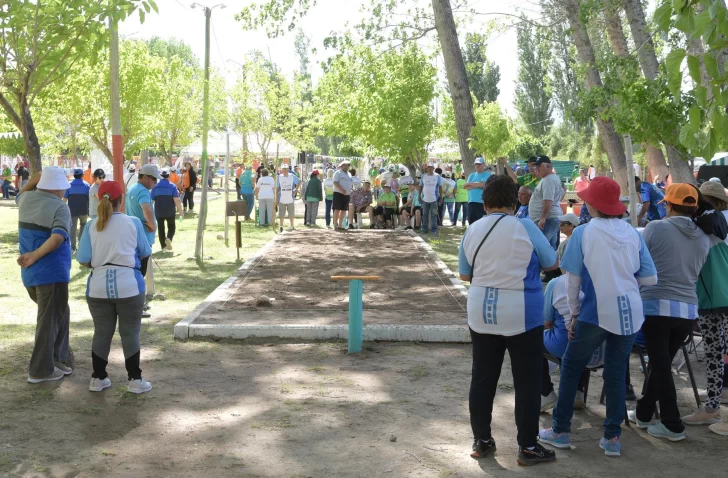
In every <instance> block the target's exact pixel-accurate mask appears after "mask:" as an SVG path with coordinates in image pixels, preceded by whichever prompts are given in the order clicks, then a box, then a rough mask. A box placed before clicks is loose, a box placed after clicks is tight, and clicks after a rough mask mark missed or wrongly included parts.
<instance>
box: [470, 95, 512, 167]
mask: <svg viewBox="0 0 728 478" xmlns="http://www.w3.org/2000/svg"><path fill="white" fill-rule="evenodd" d="M510 138H511V132H510V130H509V128H508V119H507V118H506V117H505V116H504V115H503V113H502V112H501V109H500V105H498V103H495V102H494V103H485V104H484V105H480V106H478V107H477V108H476V109H475V126H473V128H472V129H471V130H470V147H471V148H473V149H474V150H475V151H476V152H477V153H480V154H482V155H484V156H485V157H486V158H488V159H492V158H497V157H500V156H505V154H506V153H507V152H508V149H509V140H510Z"/></svg>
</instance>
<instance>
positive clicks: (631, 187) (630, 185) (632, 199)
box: [624, 134, 639, 227]
mask: <svg viewBox="0 0 728 478" xmlns="http://www.w3.org/2000/svg"><path fill="white" fill-rule="evenodd" d="M624 153H625V154H624V155H625V157H626V158H627V173H629V174H627V190H628V192H629V220H630V222H631V224H632V227H638V226H639V224H637V190H636V189H635V188H636V186H635V181H634V177H635V173H634V157H633V156H632V135H630V134H625V135H624Z"/></svg>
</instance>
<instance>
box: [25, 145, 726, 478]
mask: <svg viewBox="0 0 728 478" xmlns="http://www.w3.org/2000/svg"><path fill="white" fill-rule="evenodd" d="M527 168H528V172H525V170H523V171H518V172H517V171H513V169H512V168H511V167H509V165H508V164H507V162H506V161H505V159H499V160H498V164H497V170H498V172H497V173H496V174H494V173H493V172H492V171H491V170H489V168H488V166H487V165H486V164H485V161H484V160H483V158H478V159H476V160H475V162H474V169H475V171H474V172H473V173H471V174H469V175H468V176H467V178H466V177H465V175H464V173H463V170H462V165H461V164H460V163H458V164H457V165H455V167H454V168H446V170H445V171H443V170H442V169H441V168H438V165H437V164H435V163H432V162H430V163H427V164H426V165H424V167H423V171H422V172H419V171H413V172H410V171H409V170H408V169H407V168H405V167H400V168H399V169H394V170H389V171H388V170H385V171H381V170H376V169H375V170H374V171H369V173H368V174H367V175H366V176H365V177H364V178H363V179H360V178H359V177H358V176H357V175H356V171H354V170H353V169H352V168H351V164H350V163H349V161H346V160H345V161H342V162H341V163H340V164H338V166H337V167H336V168H331V169H329V170H327V171H324V172H323V174H322V172H321V171H319V170H314V171H313V172H312V173H311V174H310V176H309V177H308V178H305V179H304V180H302V179H301V178H299V176H298V175H297V174H296V173H295V171H292V170H291V169H290V168H289V166H288V165H287V164H282V165H281V166H280V167H279V169H278V170H276V169H274V168H271V169H268V168H266V167H264V166H262V165H261V166H260V167H258V168H257V170H256V171H253V168H252V165H246V166H242V167H241V168H240V169H239V170H238V172H236V181H237V184H238V185H239V193H240V196H241V198H243V199H244V200H245V201H246V202H247V206H248V207H247V215H246V216H245V218H246V220H252V219H251V215H252V214H253V211H255V210H256V201H257V210H258V223H259V225H261V226H270V227H277V228H278V230H279V232H282V231H283V227H284V223H285V219H286V218H287V219H288V220H289V229H293V228H294V215H295V208H294V203H295V198H296V197H301V198H302V200H303V201H304V204H305V219H304V224H305V226H315V225H316V222H317V216H318V208H319V205H320V203H321V202H324V204H325V214H324V216H325V221H326V226H327V227H331V223H332V222H333V227H334V229H335V230H337V231H345V230H347V229H348V228H353V227H357V226H356V225H355V224H357V225H358V227H361V226H362V222H363V216H364V215H368V216H369V222H370V227H372V228H377V227H383V228H392V227H398V228H400V229H410V228H413V229H417V230H419V231H421V232H422V233H423V234H428V233H437V231H438V227H440V226H441V225H442V221H443V219H444V217H445V214H446V213H447V216H448V217H449V219H450V224H451V225H456V224H457V223H458V221H462V224H463V225H465V224H466V222H467V224H468V228H467V229H466V230H465V232H464V234H463V237H462V241H461V245H460V248H459V274H460V277H461V279H462V280H465V281H468V282H470V284H471V287H470V289H469V293H468V307H467V313H468V326H469V329H470V334H471V338H472V343H473V367H472V374H473V375H472V382H471V388H470V397H469V401H470V418H471V426H472V430H473V435H474V443H473V447H472V456H473V457H474V458H482V457H484V456H487V455H488V454H489V453H490V452H492V451H493V450H494V449H495V447H496V445H495V440H494V438H493V436H492V433H491V422H492V410H493V401H494V397H495V393H496V389H497V385H498V378H499V376H500V373H501V367H502V364H503V360H504V356H505V352H506V350H507V351H508V352H509V355H510V357H511V367H512V372H513V382H514V387H515V391H516V399H515V420H516V426H517V430H518V437H517V441H518V446H519V450H518V461H519V463H521V464H523V465H531V464H537V463H543V462H548V461H553V460H554V459H555V453H554V452H553V451H552V450H550V449H547V448H544V447H543V446H542V445H543V444H547V445H550V446H552V447H556V448H564V449H566V448H570V447H571V441H570V432H571V420H572V416H573V410H574V408H581V407H583V406H584V401H585V397H584V393H583V392H584V390H585V383H584V381H585V380H586V379H588V374H585V373H584V372H585V370H588V369H589V368H593V367H603V368H604V382H605V391H606V403H607V411H606V419H605V421H604V436H603V437H602V438H601V440H600V442H599V446H600V447H601V448H602V449H604V451H605V454H606V455H608V456H619V455H620V453H621V443H620V435H621V423H622V422H623V421H624V420H625V405H624V404H625V400H626V398H627V394H628V393H629V391H630V390H631V389H630V386H629V378H628V362H629V355H630V353H631V352H632V348H633V345H634V343H635V342H636V341H638V340H640V341H642V343H643V344H644V347H645V348H646V350H647V354H648V357H649V363H650V369H651V373H650V375H649V379H648V380H647V383H646V386H645V394H644V396H642V397H641V399H640V400H638V401H637V404H636V406H635V407H634V408H632V409H631V410H627V411H626V415H627V417H626V418H627V419H628V420H630V421H632V422H634V423H635V424H636V425H637V427H639V428H645V429H646V430H647V432H648V433H649V434H650V435H652V436H654V437H658V438H665V439H668V440H671V441H680V440H683V439H685V437H686V432H685V425H710V430H711V431H713V432H715V433H717V434H720V435H726V436H728V424H726V423H725V422H723V421H722V419H721V416H720V406H721V403H726V402H728V391H726V388H725V387H724V386H723V383H724V382H723V379H724V376H725V374H726V371H725V369H726V368H727V366H726V359H725V357H726V355H725V354H726V332H727V331H728V289H726V288H725V286H724V284H723V283H724V280H723V279H724V278H725V277H726V276H728V239H727V237H728V220H727V219H728V194H727V193H726V190H725V189H724V187H723V186H722V184H721V183H720V182H716V181H708V182H705V183H703V184H702V185H701V186H700V187H699V188H698V187H696V186H693V185H691V184H672V185H670V186H668V187H667V188H666V190H665V191H664V192H662V191H661V190H660V189H659V188H657V187H655V186H654V185H652V184H649V183H646V182H643V181H639V178H636V182H635V184H636V187H637V188H638V191H639V203H640V207H639V211H638V217H637V218H636V219H637V221H638V223H639V224H640V226H645V227H644V228H642V227H640V228H634V227H632V225H631V224H630V222H629V218H628V217H627V208H626V206H625V201H624V198H623V197H622V196H621V191H620V187H619V185H618V184H617V183H616V182H615V181H613V180H612V179H609V178H607V177H599V176H594V177H589V175H587V174H585V171H583V170H581V171H578V174H579V175H578V177H575V179H576V180H577V181H580V182H577V184H581V182H583V183H584V184H586V186H584V185H583V184H581V185H579V186H577V195H578V197H579V198H580V199H581V200H582V201H583V203H584V206H583V207H582V211H581V214H580V216H577V215H576V214H574V213H568V214H564V211H563V210H562V209H561V202H562V199H563V197H564V189H563V187H562V185H561V181H560V179H559V177H558V175H556V174H555V172H554V168H553V164H552V162H551V160H550V158H549V157H547V156H538V157H534V158H530V159H529V160H528V161H527ZM386 173H391V174H386ZM321 175H325V176H326V178H325V179H323V180H322V178H321V177H320V176H321ZM383 175H384V176H383ZM413 176H414V177H413ZM197 182H198V181H197V175H196V174H195V170H194V168H193V167H192V165H191V164H190V163H186V164H185V168H184V170H182V171H175V170H162V171H160V170H159V169H158V168H157V167H156V166H154V165H144V166H142V167H140V169H139V171H137V170H136V167H133V168H130V169H129V171H128V173H127V175H126V176H125V177H124V181H123V183H117V182H114V181H107V180H106V176H105V173H104V171H103V170H102V169H97V170H95V171H91V170H90V168H89V169H88V170H87V171H83V170H80V169H78V170H74V171H73V179H72V180H71V181H70V182H69V181H68V179H67V178H66V173H65V171H64V170H63V169H62V168H59V167H47V168H45V169H43V171H42V173H41V172H39V173H36V174H34V175H32V176H30V177H29V179H28V181H27V182H26V183H25V185H24V186H23V187H22V188H21V189H20V190H19V191H18V194H17V196H16V202H17V204H18V205H19V217H20V221H19V244H20V256H19V258H18V260H17V262H18V264H19V265H20V267H21V268H22V269H21V270H22V273H21V275H22V280H23V284H24V286H25V287H26V289H27V291H28V294H29V296H30V298H31V299H32V300H33V301H34V302H36V303H37V304H38V319H37V331H36V342H35V346H34V349H33V352H32V356H31V359H30V365H29V374H28V382H30V383H42V382H47V381H53V380H60V379H62V378H63V377H65V376H67V375H69V374H71V373H72V372H73V370H72V367H71V363H70V357H69V355H70V354H69V344H68V338H69V318H70V311H69V307H68V283H69V281H70V269H71V261H72V259H73V256H74V253H75V259H76V260H77V261H78V262H79V264H81V265H82V266H84V267H88V268H90V269H91V273H90V276H89V280H88V282H87V289H86V300H87V303H88V307H89V311H90V313H91V316H92V318H93V322H94V338H93V343H92V350H91V356H92V364H93V373H92V377H91V381H90V384H89V390H90V391H94V392H100V391H102V390H104V389H105V388H108V387H109V386H110V385H111V382H110V379H109V375H108V373H107V367H108V355H109V350H110V346H111V341H112V337H113V335H114V333H115V330H116V325H117V322H118V324H119V334H120V336H121V339H122V348H123V351H124V357H125V366H126V370H127V375H128V383H127V388H128V390H129V391H130V392H134V393H144V392H147V391H149V390H151V384H150V383H149V382H148V381H146V380H145V379H144V378H143V376H142V371H141V368H140V363H141V361H140V342H139V332H140V327H141V320H142V318H143V317H144V316H148V312H147V308H148V305H147V304H146V300H145V299H146V290H147V287H146V284H145V277H146V276H147V271H148V269H149V259H150V257H151V253H152V250H153V247H154V244H155V242H157V241H158V244H159V245H160V248H161V249H162V250H172V246H173V239H174V235H175V222H176V220H177V219H181V218H182V217H183V216H184V214H185V213H186V212H187V211H192V210H193V209H194V200H193V195H194V191H195V188H196V187H197ZM122 198H124V199H125V200H124V204H125V207H126V209H125V213H124V212H123V211H122ZM461 212H462V218H460V213H461ZM276 214H277V215H278V221H276ZM562 236H563V237H565V240H564V241H562ZM676 251H679V254H678V253H676ZM542 272H543V273H544V274H543V275H542ZM544 282H547V283H548V284H547V286H546V291H545V293H544V290H543V284H544ZM696 324H697V325H696ZM696 330H699V331H700V332H701V334H702V336H703V339H704V351H705V365H706V371H707V385H708V387H707V399H706V402H705V406H704V407H703V408H702V409H700V410H697V411H695V412H694V413H692V414H690V415H687V416H682V417H681V416H680V412H679V409H678V406H677V395H676V389H675V384H674V381H673V377H672V370H671V363H672V360H673V358H674V357H675V355H676V353H677V352H678V350H680V348H681V347H682V345H683V344H684V343H685V342H686V340H687V339H688V337H689V336H690V334H691V333H693V332H694V331H696ZM544 354H548V356H550V357H555V358H556V359H557V360H558V361H559V363H560V381H559V384H558V390H557V389H556V388H555V387H554V385H553V383H552V382H551V377H550V373H549V370H550V367H549V365H548V362H547V360H546V358H545V357H546V356H545V355H544ZM658 403H659V410H660V418H659V420H655V415H656V411H657V404H658ZM550 409H553V422H552V426H551V427H548V428H546V429H542V430H539V414H540V413H541V412H544V411H547V410H550Z"/></svg>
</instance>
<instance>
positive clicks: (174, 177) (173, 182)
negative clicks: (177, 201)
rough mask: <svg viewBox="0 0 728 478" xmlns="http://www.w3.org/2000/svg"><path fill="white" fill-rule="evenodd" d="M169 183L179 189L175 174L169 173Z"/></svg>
mask: <svg viewBox="0 0 728 478" xmlns="http://www.w3.org/2000/svg"><path fill="white" fill-rule="evenodd" d="M169 182H170V183H172V184H174V185H175V186H177V187H178V188H179V176H178V175H177V173H174V172H172V173H169Z"/></svg>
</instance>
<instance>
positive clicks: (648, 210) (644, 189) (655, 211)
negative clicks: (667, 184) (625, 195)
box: [634, 176, 667, 226]
mask: <svg viewBox="0 0 728 478" xmlns="http://www.w3.org/2000/svg"><path fill="white" fill-rule="evenodd" d="M634 187H635V189H636V190H637V194H638V195H639V197H640V199H639V202H640V203H642V209H640V212H639V215H638V216H637V224H639V225H640V226H644V225H645V224H644V222H645V221H644V218H645V216H647V220H648V221H659V220H660V219H662V218H664V217H665V215H666V214H667V211H666V210H665V206H663V205H662V201H663V200H664V199H665V195H664V194H663V193H662V191H660V190H659V189H657V187H656V186H655V185H654V184H650V183H648V182H645V181H642V180H641V179H640V177H639V176H635V178H634Z"/></svg>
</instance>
